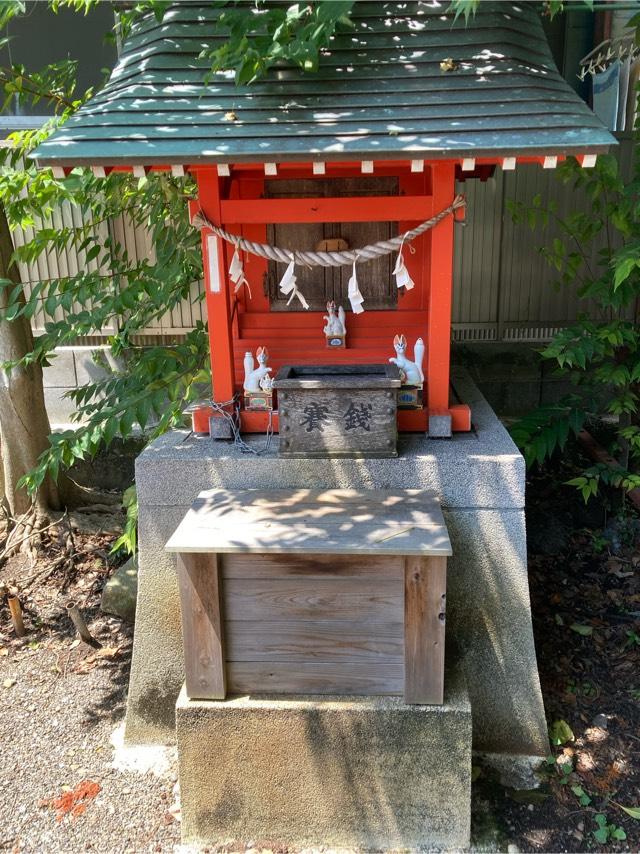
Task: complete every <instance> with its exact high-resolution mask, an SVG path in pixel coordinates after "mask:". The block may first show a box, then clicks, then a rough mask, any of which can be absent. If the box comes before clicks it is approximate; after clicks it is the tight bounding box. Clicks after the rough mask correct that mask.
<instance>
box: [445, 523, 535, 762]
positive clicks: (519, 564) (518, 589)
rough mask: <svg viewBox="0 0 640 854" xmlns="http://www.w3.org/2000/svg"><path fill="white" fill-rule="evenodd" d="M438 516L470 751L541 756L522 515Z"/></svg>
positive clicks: (450, 628)
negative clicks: (444, 535)
mask: <svg viewBox="0 0 640 854" xmlns="http://www.w3.org/2000/svg"><path fill="white" fill-rule="evenodd" d="M444 516H445V521H446V523H447V528H448V530H449V537H450V539H451V545H452V549H453V556H452V557H451V558H449V561H448V572H447V633H448V636H449V637H451V638H453V639H455V641H456V643H457V645H458V648H459V651H460V655H461V657H462V663H463V667H464V671H465V674H466V677H467V685H468V687H469V695H470V697H471V705H472V708H473V743H474V749H476V750H479V751H482V752H486V753H509V754H522V755H526V756H530V755H534V756H545V755H547V754H548V752H549V741H548V738H547V725H546V719H545V713H544V705H543V702H542V692H541V689H540V680H539V677H538V664H537V660H536V650H535V644H534V640H533V626H532V623H531V602H530V598H529V583H528V575H527V549H526V530H525V519H524V512H523V511H522V510H500V511H498V510H458V509H456V510H445V512H444Z"/></svg>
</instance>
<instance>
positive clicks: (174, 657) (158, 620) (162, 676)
mask: <svg viewBox="0 0 640 854" xmlns="http://www.w3.org/2000/svg"><path fill="white" fill-rule="evenodd" d="M187 510H188V506H180V505H177V506H176V507H163V508H162V511H163V512H162V513H159V512H158V508H154V507H148V506H144V505H142V506H140V507H139V517H138V543H139V552H138V601H137V606H136V630H135V634H134V641H133V650H134V652H133V661H132V662H131V675H130V678H129V696H128V698H127V716H126V728H125V737H126V740H127V742H128V743H130V744H170V743H172V742H173V741H174V739H175V714H174V713H175V701H176V697H177V696H178V693H179V691H180V686H181V685H182V682H183V681H184V664H183V651H182V626H181V621H180V599H179V596H178V582H177V579H176V565H175V555H171V554H168V553H167V552H165V550H164V544H165V543H166V542H167V540H168V539H169V537H170V536H171V534H172V533H173V531H174V530H175V529H176V528H177V527H178V524H179V522H180V521H181V519H182V517H183V516H184V514H185V513H186V512H187Z"/></svg>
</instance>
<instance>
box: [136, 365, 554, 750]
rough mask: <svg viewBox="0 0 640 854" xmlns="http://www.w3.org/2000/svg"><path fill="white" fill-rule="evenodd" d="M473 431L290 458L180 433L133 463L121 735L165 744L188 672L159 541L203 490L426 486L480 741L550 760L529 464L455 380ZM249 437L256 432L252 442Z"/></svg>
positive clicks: (171, 576)
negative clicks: (349, 454) (443, 545)
mask: <svg viewBox="0 0 640 854" xmlns="http://www.w3.org/2000/svg"><path fill="white" fill-rule="evenodd" d="M454 386H455V389H456V392H457V394H458V397H459V398H460V399H461V400H463V401H464V402H465V403H468V404H470V405H471V411H472V421H473V426H474V430H473V432H471V433H467V434H460V433H456V434H454V436H453V437H452V438H451V439H448V440H445V441H442V440H440V439H429V438H427V437H426V436H424V435H411V436H402V437H401V440H400V444H399V451H400V455H399V457H398V458H397V459H387V460H384V459H383V460H374V459H361V460H316V459H307V460H291V459H283V458H281V457H278V455H277V438H276V439H275V440H274V446H273V447H272V449H271V450H270V451H269V452H268V453H266V454H264V455H263V456H260V457H253V456H248V455H245V454H242V453H241V452H240V451H239V450H238V449H237V448H234V446H233V445H232V444H231V443H228V442H224V441H212V440H210V439H195V438H194V437H193V436H191V435H190V434H188V433H186V432H180V431H175V432H173V433H170V434H167V435H166V436H163V437H161V438H160V439H158V440H157V441H156V442H154V443H152V444H151V445H149V446H148V447H147V448H146V449H145V450H144V452H143V453H142V454H141V455H140V457H139V458H138V460H137V463H136V484H137V488H138V501H139V512H140V517H139V518H140V525H139V542H140V555H139V567H140V570H139V572H140V576H139V589H138V604H137V611H136V634H135V639H134V654H133V665H132V671H131V681H130V686H129V700H128V705H127V740H128V741H129V742H137V743H152V742H165V743H167V742H171V741H172V740H173V739H174V737H175V734H174V733H175V730H174V706H175V700H176V697H177V696H178V693H179V691H180V686H181V685H182V682H183V681H184V673H183V666H182V637H181V631H180V605H179V599H178V590H177V583H176V577H175V560H174V557H173V556H172V555H168V554H167V553H166V552H165V551H164V544H165V543H166V541H167V540H168V539H169V537H170V536H171V534H172V533H173V531H174V530H175V528H176V527H177V525H178V523H179V522H180V520H181V519H182V517H183V516H184V514H185V513H186V511H187V510H188V508H189V506H190V505H191V503H192V502H193V500H194V499H195V497H196V496H197V494H198V492H200V491H201V490H203V489H211V488H212V487H216V486H223V487H226V488H228V489H242V488H247V487H256V488H263V489H266V488H269V487H280V488H296V487H321V486H325V487H327V488H341V487H354V488H360V489H367V488H371V489H375V488H381V489H384V488H394V487H403V488H410V487H421V488H427V489H432V490H434V491H435V492H436V493H437V494H438V495H439V496H440V498H441V501H442V506H443V509H444V512H445V519H446V522H447V525H448V528H449V534H450V537H451V541H452V544H453V557H452V558H451V559H450V560H449V569H448V596H447V600H448V605H447V633H448V636H449V637H450V638H452V639H454V640H455V641H456V643H457V645H458V647H459V648H460V652H461V658H462V664H463V668H464V671H465V676H466V680H467V685H468V690H469V696H470V697H471V705H472V708H473V745H474V749H476V750H479V751H483V752H488V753H504V754H515V755H518V754H519V755H522V756H545V755H546V754H547V753H548V747H549V746H548V741H547V734H546V729H547V728H546V722H545V716H544V708H543V705H542V696H541V693H540V684H539V680H538V670H537V664H536V656H535V648H534V644H533V632H532V627H531V606H530V602H529V587H528V580H527V555H526V533H525V521H524V460H523V459H522V457H521V455H520V454H519V453H518V451H517V449H516V447H515V446H514V444H513V442H512V441H511V439H510V437H509V435H508V434H507V432H506V431H505V430H504V428H503V427H502V425H501V424H500V422H499V421H498V419H497V418H496V417H495V415H494V413H493V412H492V410H491V408H490V407H489V406H488V404H487V402H486V401H485V400H484V398H483V397H482V395H481V394H480V393H479V392H478V390H477V388H476V387H475V386H474V385H473V384H472V383H470V382H469V380H468V378H467V377H466V376H460V375H458V376H456V377H454ZM248 441H249V442H250V443H252V444H253V445H254V446H255V447H260V446H261V445H263V443H264V437H262V436H259V437H256V438H254V439H248Z"/></svg>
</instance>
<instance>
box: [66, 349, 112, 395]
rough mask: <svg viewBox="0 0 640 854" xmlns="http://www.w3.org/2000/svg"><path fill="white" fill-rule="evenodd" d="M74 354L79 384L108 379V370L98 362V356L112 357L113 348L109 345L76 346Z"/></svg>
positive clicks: (103, 357)
mask: <svg viewBox="0 0 640 854" xmlns="http://www.w3.org/2000/svg"><path fill="white" fill-rule="evenodd" d="M73 354H74V359H75V365H76V376H77V377H78V385H79V386H81V385H86V384H87V383H95V382H97V381H98V380H102V379H106V377H107V376H108V371H106V370H105V369H104V367H103V366H102V365H100V364H98V362H96V358H98V359H100V358H102V359H109V358H111V350H110V348H109V347H106V346H102V347H74V348H73Z"/></svg>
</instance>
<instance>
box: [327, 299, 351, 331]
mask: <svg viewBox="0 0 640 854" xmlns="http://www.w3.org/2000/svg"><path fill="white" fill-rule="evenodd" d="M322 319H323V320H326V321H327V322H326V324H325V327H324V329H323V332H324V334H325V335H326V336H327V337H328V338H330V337H331V336H333V335H346V334H347V325H346V318H345V313H344V309H343V307H342V306H340V307H339V308H338V312H337V314H336V304H335V302H334V301H333V300H330V301H329V302H328V303H327V314H325V315H324V316H323V318H322Z"/></svg>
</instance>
